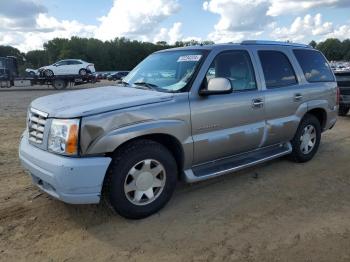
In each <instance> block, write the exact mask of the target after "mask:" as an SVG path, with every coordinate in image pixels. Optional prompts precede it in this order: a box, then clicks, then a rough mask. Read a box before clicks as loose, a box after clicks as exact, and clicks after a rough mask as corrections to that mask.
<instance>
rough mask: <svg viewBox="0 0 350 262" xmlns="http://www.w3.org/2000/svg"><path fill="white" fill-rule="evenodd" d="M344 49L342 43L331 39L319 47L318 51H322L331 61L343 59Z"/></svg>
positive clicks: (321, 43)
mask: <svg viewBox="0 0 350 262" xmlns="http://www.w3.org/2000/svg"><path fill="white" fill-rule="evenodd" d="M342 47H343V46H342V43H341V42H340V40H339V39H336V38H329V39H327V40H326V41H324V42H320V43H319V44H318V45H317V49H318V50H320V51H321V52H322V53H323V54H324V55H325V56H326V57H327V59H328V60H330V61H332V60H335V61H338V60H342V59H343V57H344V50H343V48H342Z"/></svg>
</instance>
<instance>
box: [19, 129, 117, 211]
mask: <svg viewBox="0 0 350 262" xmlns="http://www.w3.org/2000/svg"><path fill="white" fill-rule="evenodd" d="M19 158H20V160H21V164H22V166H23V167H24V168H25V169H26V170H28V171H29V173H30V175H31V177H32V180H33V183H34V184H35V185H37V186H38V187H39V188H40V189H42V190H43V191H45V192H46V193H48V194H49V195H51V196H53V197H55V198H57V199H59V200H61V201H63V202H66V203H70V204H93V203H98V202H99V201H100V196H101V189H102V184H103V179H104V177H105V174H106V171H107V168H108V166H109V164H110V162H111V158H109V157H89V158H87V157H86V158H72V157H64V156H59V155H55V154H52V153H49V152H47V151H44V150H41V149H38V148H36V147H35V146H33V145H31V144H30V143H29V142H28V138H27V136H26V135H24V136H22V138H21V143H20V147H19Z"/></svg>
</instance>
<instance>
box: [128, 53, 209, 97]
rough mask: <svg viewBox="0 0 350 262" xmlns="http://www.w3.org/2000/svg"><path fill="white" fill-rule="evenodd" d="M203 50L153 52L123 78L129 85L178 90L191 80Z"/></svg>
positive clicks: (159, 89) (165, 90)
mask: <svg viewBox="0 0 350 262" xmlns="http://www.w3.org/2000/svg"><path fill="white" fill-rule="evenodd" d="M203 55H204V53H203V50H181V51H166V52H160V53H155V54H152V55H150V56H148V57H147V58H146V59H145V60H143V61H142V62H141V63H140V64H138V65H137V66H136V67H135V68H134V69H133V70H132V71H131V72H130V73H129V74H128V75H127V76H126V77H125V78H124V79H123V82H124V83H125V84H128V85H131V86H135V87H138V86H146V87H148V88H152V89H155V90H158V91H163V92H176V91H180V90H181V89H182V88H183V87H185V86H186V84H187V83H188V82H189V81H190V80H191V78H192V76H193V74H194V72H195V70H196V68H197V66H198V64H199V63H200V61H201V59H202V57H203Z"/></svg>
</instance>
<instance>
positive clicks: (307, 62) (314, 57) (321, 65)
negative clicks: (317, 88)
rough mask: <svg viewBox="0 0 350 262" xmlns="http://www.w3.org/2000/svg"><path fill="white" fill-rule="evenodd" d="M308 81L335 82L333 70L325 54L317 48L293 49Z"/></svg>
mask: <svg viewBox="0 0 350 262" xmlns="http://www.w3.org/2000/svg"><path fill="white" fill-rule="evenodd" d="M293 52H294V55H295V57H296V58H297V60H298V62H299V64H300V66H301V68H302V69H303V72H304V75H305V78H306V80H307V81H308V82H333V81H334V77H333V74H332V71H331V69H330V67H329V65H328V63H327V61H326V59H325V58H324V56H323V55H322V54H321V53H320V52H318V51H315V50H306V49H296V50H293Z"/></svg>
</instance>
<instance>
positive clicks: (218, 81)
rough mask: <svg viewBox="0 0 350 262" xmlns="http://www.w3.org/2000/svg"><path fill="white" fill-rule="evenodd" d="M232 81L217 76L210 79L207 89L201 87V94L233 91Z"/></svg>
mask: <svg viewBox="0 0 350 262" xmlns="http://www.w3.org/2000/svg"><path fill="white" fill-rule="evenodd" d="M232 91H233V89H232V85H231V82H230V81H229V80H228V79H227V78H224V77H216V78H212V79H209V82H208V87H207V88H206V89H201V90H200V91H199V95H202V96H209V95H221V94H230V93H232Z"/></svg>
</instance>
